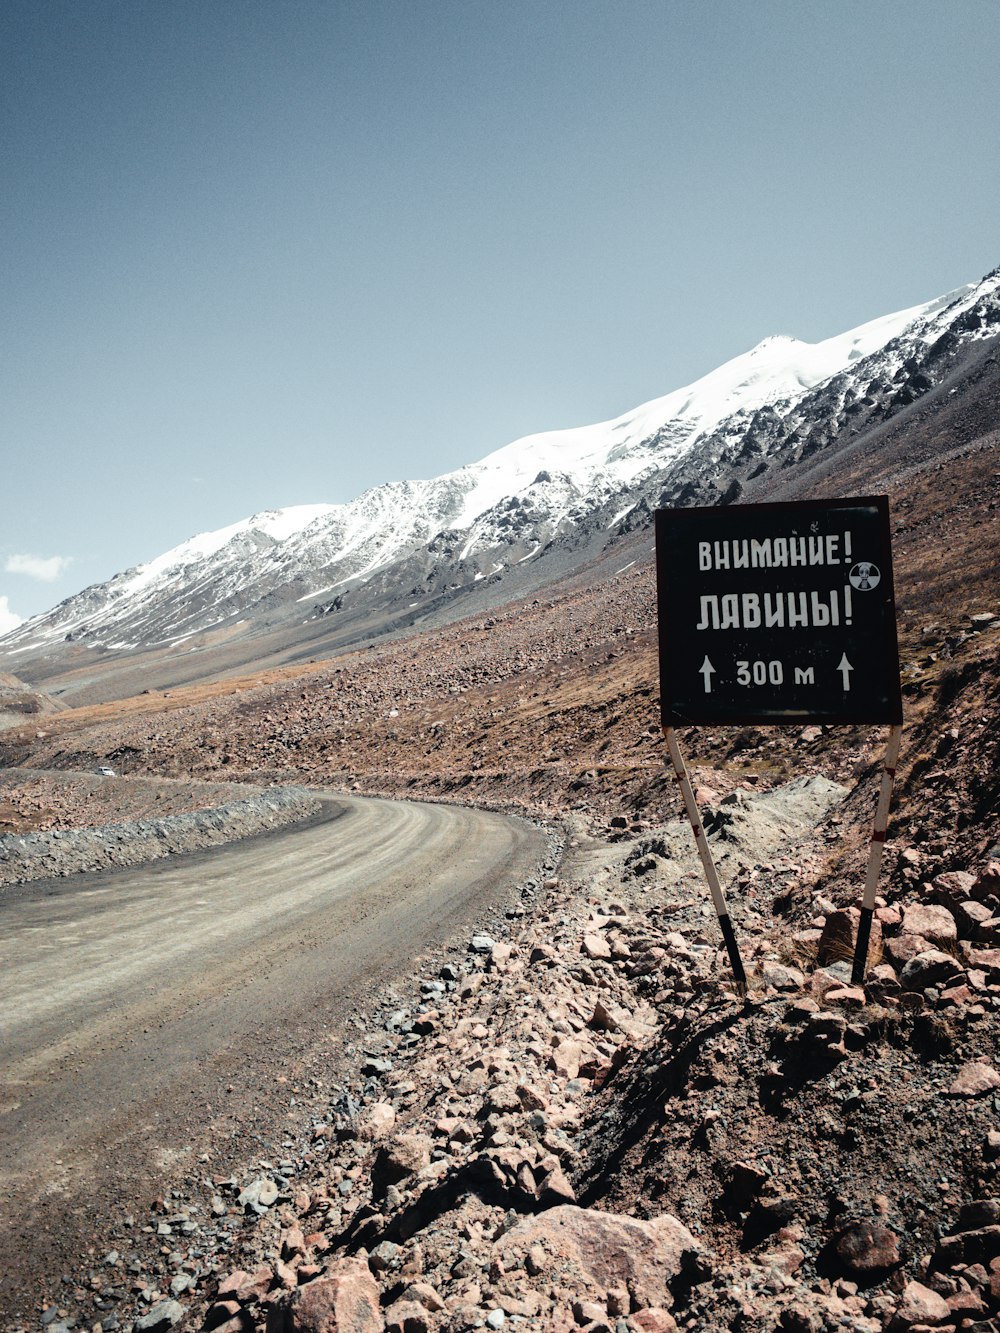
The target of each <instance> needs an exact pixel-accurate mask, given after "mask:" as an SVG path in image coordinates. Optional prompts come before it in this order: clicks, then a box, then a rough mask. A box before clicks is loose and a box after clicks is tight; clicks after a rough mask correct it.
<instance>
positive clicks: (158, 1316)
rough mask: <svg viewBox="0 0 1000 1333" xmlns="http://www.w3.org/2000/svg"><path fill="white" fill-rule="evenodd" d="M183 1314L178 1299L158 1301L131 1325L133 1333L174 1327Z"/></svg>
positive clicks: (157, 1332)
mask: <svg viewBox="0 0 1000 1333" xmlns="http://www.w3.org/2000/svg"><path fill="white" fill-rule="evenodd" d="M184 1315H185V1310H184V1306H183V1305H181V1304H180V1302H179V1301H173V1300H169V1301H160V1302H159V1303H158V1304H156V1305H154V1306H153V1308H152V1309H151V1310H150V1311H149V1312H148V1313H147V1314H144V1315H143V1316H142V1318H141V1319H137V1320H136V1321H135V1323H134V1324H133V1326H132V1327H133V1329H134V1333H163V1330H165V1329H168V1328H176V1327H177V1325H178V1324H179V1323H180V1322H181V1320H182V1319H183V1318H184Z"/></svg>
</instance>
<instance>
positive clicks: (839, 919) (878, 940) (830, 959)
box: [816, 907, 882, 966]
mask: <svg viewBox="0 0 1000 1333" xmlns="http://www.w3.org/2000/svg"><path fill="white" fill-rule="evenodd" d="M860 920H861V913H860V912H859V911H858V909H857V908H856V907H841V908H838V909H837V910H836V911H833V912H830V913H829V914H828V915H827V918H826V921H825V922H824V923H823V932H822V934H821V935H820V937H819V947H818V949H817V952H816V958H817V961H818V962H819V963H820V965H821V966H825V965H826V964H827V963H837V962H847V961H849V960H851V959H852V958H853V957H854V945H855V942H856V940H857V937H858V922H859V921H860ZM881 944H882V926H881V924H880V923H879V922H878V921H876V920H873V921H872V931H871V937H870V939H869V943H868V950H869V953H870V954H877V953H878V950H879V949H880V947H881Z"/></svg>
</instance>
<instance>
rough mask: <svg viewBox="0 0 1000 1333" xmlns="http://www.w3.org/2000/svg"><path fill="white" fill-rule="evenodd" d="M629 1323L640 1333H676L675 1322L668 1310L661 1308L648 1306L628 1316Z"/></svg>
mask: <svg viewBox="0 0 1000 1333" xmlns="http://www.w3.org/2000/svg"><path fill="white" fill-rule="evenodd" d="M629 1323H630V1324H631V1325H632V1327H633V1328H636V1329H641V1331H642V1333H677V1321H676V1320H675V1319H674V1317H673V1315H672V1314H671V1313H670V1311H669V1310H664V1309H663V1307H662V1306H658V1305H650V1306H647V1308H646V1309H645V1310H637V1311H636V1313H635V1314H633V1315H629Z"/></svg>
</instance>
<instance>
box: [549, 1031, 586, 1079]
mask: <svg viewBox="0 0 1000 1333" xmlns="http://www.w3.org/2000/svg"><path fill="white" fill-rule="evenodd" d="M582 1062H583V1044H582V1043H581V1042H578V1041H573V1040H567V1041H561V1042H560V1043H559V1045H558V1046H557V1047H556V1048H555V1050H554V1051H553V1052H552V1054H551V1055H550V1056H549V1064H550V1065H551V1066H552V1068H553V1069H554V1070H555V1072H556V1073H557V1074H558V1075H559V1076H560V1077H561V1078H565V1079H571V1078H576V1076H577V1075H578V1074H579V1072H580V1065H581V1064H582Z"/></svg>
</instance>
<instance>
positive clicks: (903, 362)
mask: <svg viewBox="0 0 1000 1333" xmlns="http://www.w3.org/2000/svg"><path fill="white" fill-rule="evenodd" d="M998 288H1000V270H996V271H994V272H993V273H991V274H989V275H988V276H987V277H986V278H984V279H983V280H982V281H981V282H979V283H976V284H971V285H969V286H967V287H964V288H961V289H959V290H958V291H956V292H952V293H949V294H948V295H946V296H944V297H940V298H938V299H936V300H934V301H930V302H928V303H926V304H925V305H922V306H917V307H914V308H912V309H909V310H905V311H901V312H898V313H897V314H894V315H889V316H886V317H884V318H881V319H877V320H874V321H871V322H870V323H867V324H865V325H862V326H860V327H859V328H856V329H852V330H850V331H848V332H847V333H844V334H841V335H838V336H837V337H834V338H830V339H827V340H825V341H824V342H821V343H817V344H808V343H803V342H800V341H798V340H796V339H794V338H788V337H772V338H768V339H765V340H764V342H762V343H760V344H759V345H758V346H757V347H755V348H753V349H752V350H751V351H749V352H747V353H745V354H744V355H742V356H739V357H736V358H734V359H733V360H731V361H729V362H726V363H725V364H724V365H722V366H720V367H718V368H717V369H716V370H714V371H712V372H710V373H709V374H708V375H706V376H704V377H703V378H701V379H700V380H698V381H696V382H695V383H694V384H692V385H689V386H686V387H685V388H682V389H678V390H675V391H674V392H672V393H670V394H667V395H666V396H664V397H662V398H658V399H655V400H653V401H651V402H649V403H645V404H643V405H642V406H640V407H638V408H636V409H634V410H633V411H631V412H628V413H625V414H624V415H622V416H621V417H618V418H616V419H615V420H613V421H609V422H603V423H600V424H598V425H594V426H587V427H580V428H576V429H571V430H563V431H553V432H547V433H544V434H538V435H531V436H527V437H525V438H524V439H521V440H517V441H515V442H514V443H512V444H509V445H507V446H505V447H504V448H502V449H499V450H497V451H496V452H495V453H493V454H491V455H489V456H488V457H487V458H485V459H483V460H481V461H480V462H478V463H474V464H471V465H469V466H467V467H464V468H461V469H459V470H458V471H456V472H452V473H448V474H446V475H444V476H442V477H438V478H434V479H432V480H429V481H401V482H393V483H389V484H387V485H384V486H380V487H377V488H375V489H373V490H370V491H367V492H365V494H363V495H361V496H360V497H359V498H358V499H357V500H355V501H352V502H351V503H350V504H344V505H323V504H317V505H309V506H299V507H296V508H292V509H286V510H278V511H271V512H268V513H263V514H258V515H255V516H254V517H252V518H249V519H246V520H244V521H242V522H240V523H236V524H233V525H230V526H229V527H227V528H223V529H220V530H219V531H217V532H212V533H206V534H201V535H200V536H196V537H193V538H191V539H190V540H189V541H187V542H184V543H182V544H181V545H180V546H178V547H175V548H174V549H173V550H171V551H168V552H166V553H165V554H164V555H162V556H159V557H158V558H157V559H155V560H152V561H150V562H149V563H147V564H145V565H140V566H138V567H136V568H134V569H131V570H128V571H125V572H124V573H122V574H118V575H116V576H115V577H114V578H113V579H111V580H110V581H109V582H107V583H105V584H99V585H94V586H93V587H90V588H87V589H85V590H84V591H83V592H81V593H79V594H77V595H75V596H73V597H70V598H68V599H67V600H66V601H64V602H62V603H61V604H60V605H59V606H57V607H56V608H54V609H53V610H52V611H50V612H48V613H46V614H45V615H42V616H38V617H35V618H34V619H33V620H31V621H28V622H27V623H25V624H24V625H22V626H19V627H18V628H17V629H16V630H14V631H13V632H12V633H10V634H8V635H7V636H6V637H5V638H4V639H3V640H2V641H0V651H3V652H4V654H5V655H7V656H8V658H9V660H11V661H12V662H14V663H19V664H20V663H24V662H27V663H30V662H31V661H32V660H33V659H36V658H39V657H44V656H46V655H51V654H52V653H53V652H54V651H57V650H58V648H59V646H60V645H61V644H64V643H66V642H67V641H68V642H69V643H71V644H73V645H85V646H87V647H89V648H97V649H100V650H102V651H104V652H107V651H112V652H116V653H122V652H130V651H132V650H135V649H144V648H149V647H151V646H166V645H168V646H172V647H176V646H178V645H182V644H184V643H186V642H187V641H188V640H189V639H191V638H192V636H196V635H202V636H203V635H205V634H206V632H209V633H213V634H215V635H216V636H219V635H225V636H232V635H234V634H235V635H237V636H239V635H243V634H247V633H252V634H259V633H260V632H262V631H264V630H266V629H268V628H270V627H274V626H276V625H277V626H280V625H285V626H288V627H291V626H301V624H302V622H303V621H309V620H320V619H322V618H324V617H326V616H328V615H330V614H332V613H338V612H342V611H344V610H345V608H346V610H347V611H348V612H351V613H352V614H351V615H350V616H348V617H345V619H349V620H350V621H351V622H352V623H353V624H356V626H357V636H361V635H370V634H371V633H372V632H373V630H376V629H378V628H385V627H390V628H392V627H398V626H400V625H404V624H412V623H414V622H415V621H416V620H417V619H418V618H419V617H420V616H422V615H426V614H428V613H430V612H431V611H432V610H435V609H436V610H438V611H440V610H441V608H442V607H445V608H451V609H449V612H448V613H449V614H450V615H451V616H453V615H454V614H458V613H459V612H458V607H457V602H458V601H461V600H463V597H467V595H468V594H469V593H471V592H472V591H473V590H475V589H477V587H479V585H482V584H486V585H496V584H499V583H502V584H503V593H504V596H512V595H515V594H517V593H519V592H523V591H525V590H527V589H529V588H530V587H531V586H540V585H541V584H542V583H544V582H545V581H547V580H548V579H551V578H552V577H555V576H557V575H559V574H561V573H565V572H566V571H567V570H568V569H570V568H572V567H573V565H574V564H578V563H580V562H582V561H583V560H586V559H591V558H593V557H594V555H595V554H597V553H599V552H600V551H601V550H602V549H604V548H605V547H606V546H607V544H608V543H609V542H614V540H616V539H617V538H619V537H621V536H622V535H624V534H627V533H628V532H629V531H633V530H636V529H637V528H639V529H641V528H643V527H645V526H646V525H647V524H648V522H649V516H650V513H651V510H652V509H653V508H654V507H656V506H657V505H660V504H685V503H726V502H729V501H732V500H734V499H736V498H737V497H738V496H740V495H743V494H746V496H747V497H748V498H749V497H750V496H752V494H753V493H754V492H755V491H757V490H761V489H764V488H768V487H771V488H773V485H774V477H775V473H776V471H778V470H781V469H788V468H793V469H796V470H797V469H799V468H800V467H802V466H803V465H804V464H805V463H806V462H807V461H808V460H810V459H816V458H817V457H819V456H822V454H823V453H824V451H826V450H829V449H830V448H831V447H832V446H833V445H834V444H835V445H836V448H837V449H840V448H843V447H844V446H845V444H846V443H847V442H849V441H850V440H852V439H856V438H858V437H859V436H860V435H862V434H864V433H865V432H866V431H870V430H872V429H873V428H875V427H877V426H879V425H880V424H881V423H883V422H884V421H886V420H887V419H889V418H890V417H892V416H893V415H894V414H895V413H897V412H898V411H900V410H902V409H903V408H905V407H906V406H907V405H908V404H910V403H912V402H914V401H916V400H917V399H918V398H919V397H921V396H922V395H923V394H925V393H926V392H928V391H929V390H930V389H931V388H932V387H933V386H934V385H935V384H937V383H939V382H940V381H941V379H942V378H943V377H944V375H945V374H947V373H948V372H949V371H950V370H951V369H952V368H953V367H954V366H955V365H956V364H957V362H959V361H960V360H961V359H962V358H963V357H965V356H968V355H969V354H970V350H972V349H974V347H975V345H976V344H977V343H979V342H981V341H982V340H984V339H986V338H992V337H993V336H995V335H996V333H997V331H998V329H1000V296H998ZM748 488H749V489H748ZM498 591H499V590H498ZM473 600H476V599H473ZM479 600H481V599H479ZM299 637H300V638H301V637H302V635H301V632H300V633H299ZM305 637H308V636H305ZM18 669H19V670H20V669H21V667H20V665H19V666H18Z"/></svg>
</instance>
